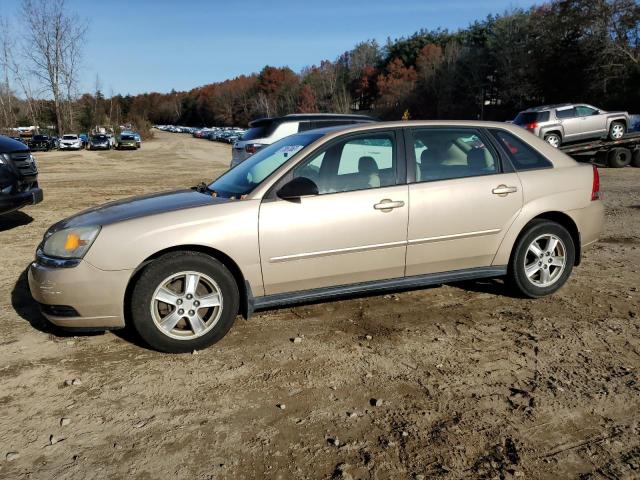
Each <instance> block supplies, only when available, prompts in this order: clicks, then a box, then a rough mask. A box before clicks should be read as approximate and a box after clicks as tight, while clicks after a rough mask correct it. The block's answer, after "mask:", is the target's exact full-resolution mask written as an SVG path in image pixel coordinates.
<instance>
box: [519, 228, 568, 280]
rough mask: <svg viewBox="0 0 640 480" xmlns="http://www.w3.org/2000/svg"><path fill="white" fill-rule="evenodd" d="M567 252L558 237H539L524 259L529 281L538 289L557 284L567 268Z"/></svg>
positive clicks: (545, 235) (531, 245)
mask: <svg viewBox="0 0 640 480" xmlns="http://www.w3.org/2000/svg"><path fill="white" fill-rule="evenodd" d="M566 252H567V250H566V248H565V245H564V243H563V242H562V240H561V239H560V238H559V237H558V236H556V235H553V234H544V235H540V236H539V237H537V238H536V239H535V240H533V242H531V244H530V245H529V247H528V248H527V253H526V254H525V257H524V271H525V274H526V276H527V279H528V280H529V281H530V282H531V283H532V284H533V285H535V286H536V287H549V286H551V285H553V284H554V283H556V282H557V281H558V279H559V278H560V277H561V276H562V272H564V269H565V266H566V261H567V260H566Z"/></svg>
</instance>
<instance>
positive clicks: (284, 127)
mask: <svg viewBox="0 0 640 480" xmlns="http://www.w3.org/2000/svg"><path fill="white" fill-rule="evenodd" d="M376 121H377V120H376V119H375V118H373V117H367V116H365V115H343V114H333V113H313V114H292V115H286V116H284V117H274V118H260V119H258V120H254V121H252V122H250V123H249V130H247V131H246V132H245V133H244V134H243V135H242V136H241V137H240V138H239V139H238V140H237V141H236V142H235V144H234V145H233V148H232V150H231V166H232V167H234V166H236V165H237V164H239V163H240V162H243V161H244V160H246V159H247V158H249V157H250V156H251V155H253V154H254V153H256V152H257V151H259V150H260V149H261V148H264V147H265V146H267V145H271V144H272V143H274V142H276V141H278V140H280V139H281V138H284V137H287V136H289V135H293V134H294V133H300V132H305V131H307V130H314V129H316V128H323V127H332V126H338V125H352V124H356V123H372V122H376Z"/></svg>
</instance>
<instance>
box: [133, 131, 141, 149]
mask: <svg viewBox="0 0 640 480" xmlns="http://www.w3.org/2000/svg"><path fill="white" fill-rule="evenodd" d="M133 138H134V139H135V141H136V147H137V148H140V147H141V146H142V137H141V136H140V134H139V133H138V132H133Z"/></svg>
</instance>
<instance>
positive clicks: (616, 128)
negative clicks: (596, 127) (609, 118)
mask: <svg viewBox="0 0 640 480" xmlns="http://www.w3.org/2000/svg"><path fill="white" fill-rule="evenodd" d="M623 135H624V126H622V125H620V124H619V123H616V124H615V125H613V126H612V127H611V138H613V139H615V140H618V139H620V138H622V136H623Z"/></svg>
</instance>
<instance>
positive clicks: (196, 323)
mask: <svg viewBox="0 0 640 480" xmlns="http://www.w3.org/2000/svg"><path fill="white" fill-rule="evenodd" d="M238 306H239V293H238V286H237V284H236V282H235V280H234V278H233V275H232V274H231V272H229V270H228V269H227V268H226V267H225V266H224V265H223V264H222V263H220V262H219V261H217V260H216V259H214V258H212V257H210V256H208V255H205V254H202V253H198V252H176V253H169V254H167V255H164V256H162V257H160V258H158V259H157V260H155V261H153V262H152V263H151V264H149V265H148V266H147V267H145V269H144V270H143V272H142V274H141V275H140V277H139V278H138V280H137V282H136V284H135V286H134V288H133V292H132V296H131V317H132V322H133V325H134V327H135V329H136V330H137V332H138V333H139V334H140V336H141V337H142V338H143V339H144V340H145V341H146V342H147V343H148V344H149V345H151V346H152V347H153V348H155V349H157V350H160V351H163V352H169V353H182V352H190V351H193V350H199V349H202V348H205V347H208V346H209V345H212V344H213V343H215V342H217V341H218V340H220V339H221V338H222V337H224V335H225V334H226V333H227V332H228V331H229V329H230V328H231V326H232V325H233V322H234V320H235V317H236V315H237V313H238Z"/></svg>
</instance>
